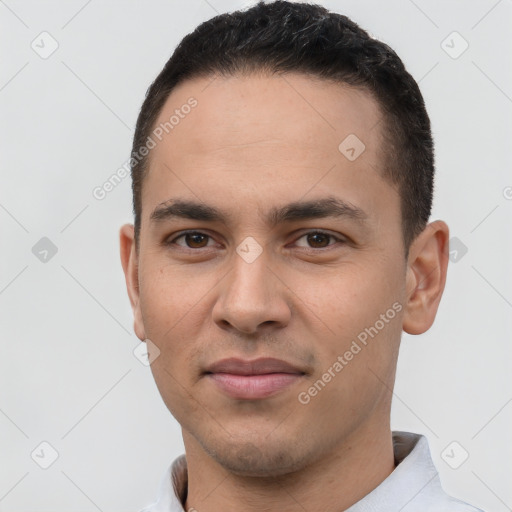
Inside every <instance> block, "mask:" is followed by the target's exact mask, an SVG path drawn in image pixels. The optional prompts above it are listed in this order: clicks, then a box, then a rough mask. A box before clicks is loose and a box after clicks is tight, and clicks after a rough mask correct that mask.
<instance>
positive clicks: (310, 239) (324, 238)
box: [297, 231, 341, 249]
mask: <svg viewBox="0 0 512 512" xmlns="http://www.w3.org/2000/svg"><path fill="white" fill-rule="evenodd" d="M303 238H305V239H306V243H307V244H309V247H308V246H307V245H306V246H304V245H300V244H298V243H297V245H298V246H299V247H307V248H312V249H323V248H324V247H328V246H330V245H333V244H330V243H329V242H330V240H335V241H336V242H341V240H340V239H339V238H337V237H335V236H334V235H331V234H330V233H324V232H323V231H311V232H309V233H306V234H304V235H302V236H301V237H300V238H299V239H298V240H297V242H298V241H299V240H301V239H303Z"/></svg>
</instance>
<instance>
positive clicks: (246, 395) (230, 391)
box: [205, 358, 305, 400]
mask: <svg viewBox="0 0 512 512" xmlns="http://www.w3.org/2000/svg"><path fill="white" fill-rule="evenodd" d="M304 375H305V372H304V371H302V370H301V369H299V368H297V367H296V366H294V365H292V364H290V363H287V362H286V361H283V360H280V359H274V358H260V359H255V360H253V361H247V360H243V359H236V358H231V359H223V360H221V361H217V362H216V363H214V364H212V365H211V366H209V367H208V368H207V369H206V372H205V376H206V377H207V378H208V379H209V380H211V381H212V382H213V383H214V384H215V385H216V386H217V388H218V389H219V390H220V391H222V392H223V393H224V394H226V395H228V396H229V397H231V398H235V399H239V400H257V399H262V398H267V397H270V396H273V395H275V394H277V393H280V392H282V391H284V390H285V389H287V388H288V387H290V386H291V385H292V384H294V383H296V382H298V381H299V380H301V379H302V377H303V376H304Z"/></svg>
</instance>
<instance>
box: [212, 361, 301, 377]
mask: <svg viewBox="0 0 512 512" xmlns="http://www.w3.org/2000/svg"><path fill="white" fill-rule="evenodd" d="M205 373H231V374H233V375H265V374H268V373H295V374H301V375H302V374H304V373H305V372H304V371H302V370H300V369H299V368H297V367H296V366H294V365H292V364H290V363H287V362H286V361H283V360H281V359H275V358H273V357H262V358H259V359H254V360H252V361H248V360H244V359H237V358H229V359H221V360H220V361H217V362H215V363H213V364H212V365H210V366H208V368H206V372H205Z"/></svg>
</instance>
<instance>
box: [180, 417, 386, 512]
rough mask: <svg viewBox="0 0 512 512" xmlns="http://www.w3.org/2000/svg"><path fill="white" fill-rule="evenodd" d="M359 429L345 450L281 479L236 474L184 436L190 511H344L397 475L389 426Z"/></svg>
mask: <svg viewBox="0 0 512 512" xmlns="http://www.w3.org/2000/svg"><path fill="white" fill-rule="evenodd" d="M386 427H387V428H385V429H384V428H381V429H380V430H379V431H378V432H376V431H375V429H371V428H370V429H365V430H364V431H362V430H360V429H358V431H357V435H354V434H353V435H351V436H350V437H349V438H347V439H344V441H343V445H342V446H338V447H335V448H334V449H332V450H331V451H330V453H329V454H327V455H325V456H323V457H320V458H319V459H316V460H315V461H314V462H312V463H311V464H309V465H307V466H306V467H304V468H303V469H301V470H299V471H296V472H293V473H290V474H287V475H283V476H279V477H247V476H240V475H236V474H233V473H231V472H229V471H227V470H226V469H224V468H223V467H222V466H221V465H220V464H218V463H217V462H216V461H215V460H214V459H212V458H211V457H210V456H209V455H207V454H206V453H205V452H204V450H203V449H202V448H201V446H200V445H199V444H198V443H197V441H196V440H195V439H194V438H192V437H191V436H189V435H188V434H187V433H186V432H184V434H183V439H184V442H185V448H186V456H187V466H188V495H187V500H186V504H185V510H187V511H188V510H197V511H199V512H218V511H219V510H222V511H224V512H232V511H239V510H244V511H248V512H252V511H254V512H256V511H258V512H259V511H261V510H265V511H268V512H273V511H276V512H277V511H279V512H296V511H301V512H302V511H304V510H308V511H315V510H322V511H324V512H339V511H340V510H346V509H347V508H349V507H350V506H352V505H353V504H354V503H357V502H358V501H359V500H360V499H362V498H363V497H364V496H366V495H367V494H369V493H370V492H371V491H372V490H373V489H375V488H376V487H377V486H378V485H379V484H380V483H381V482H382V481H384V480H385V479H386V478H387V477H388V476H389V475H390V473H391V472H392V471H393V470H394V468H395V464H394V454H393V442H392V436H391V431H390V429H389V425H387V426H386Z"/></svg>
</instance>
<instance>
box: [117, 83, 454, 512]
mask: <svg viewBox="0 0 512 512" xmlns="http://www.w3.org/2000/svg"><path fill="white" fill-rule="evenodd" d="M191 96H193V97H195V98H196V99H197V101H198V105H197V107H196V108H195V109H193V110H192V111H191V113H190V114H188V115H187V116H186V117H185V118H184V119H183V120H181V122H180V124H179V125H177V126H175V127H174V129H173V130H172V131H170V133H169V134H168V135H166V136H165V137H164V138H163V139H162V141H161V142H160V143H159V144H158V145H157V146H156V147H155V148H154V149H152V150H151V154H150V157H151V163H150V169H149V173H148V175H147V177H146V179H145V183H144V187H143V193H142V205H143V206H142V218H141V219H142V221H141V232H140V240H139V242H140V246H139V248H138V250H137V249H136V246H135V243H134V230H133V226H132V225H131V224H127V225H125V226H123V227H122V228H121V231H120V243H121V260H122V265H123V269H124V272H125V276H126V284H127V289H128V294H129V297H130V301H131V304H132V307H133V311H134V319H135V320H134V328H135V332H136V334H137V336H138V337H139V338H140V339H141V340H146V339H149V340H151V342H152V343H154V344H155V345H156V346H157V347H158V349H159V350H160V355H159V356H158V357H157V358H156V359H155V360H154V362H153V363H152V365H151V369H152V372H153V375H154V378H155V381H156V384H157V386H158V388H159V390H160V393H161V395H162V398H163V400H164V402H165V404H166V405H167V407H168V408H169V410H170V411H171V413H172V414H173V415H174V416H175V418H176V419H177V420H178V421H179V423H180V424H181V426H182V432H183V440H184V444H185V450H186V456H187V464H188V475H189V484H188V497H187V502H186V504H185V509H186V510H188V509H189V508H190V507H194V508H195V509H197V510H198V511H199V512H209V511H218V510H224V511H228V512H229V511H235V510H248V511H252V510H254V511H256V510H258V511H260V510H269V511H274V510H276V511H277V510H279V511H280V512H283V511H303V510H309V511H315V510H318V511H320V510H322V511H333V512H334V511H339V510H345V509H346V508H348V507H349V506H351V505H352V504H354V503H356V502H357V501H359V500H360V499H361V498H363V497H364V496H365V495H366V494H368V493H369V492H370V491H371V490H373V489H374V488H375V487H377V486H378V485H379V484H380V483H381V482H382V481H383V480H384V479H385V478H386V477H387V476H388V475H389V474H390V473H391V472H392V471H393V469H394V459H393V447H392V438H391V430H390V423H389V417H390V404H391V390H392V388H393V384H394V379H395V369H396V362H397V357H398V349H399V345H400V337H401V333H402V330H405V331H406V332H408V333H411V334H420V333H422V332H425V331H426V330H428V329H429V328H430V326H431V325H432V323H433V321H434V318H435V315H436V312H437V308H438V305H439V301H440V299H441V295H442V292H443V289H444V284H445V279H446V270H447V259H446V248H447V243H448V238H449V232H448V227H447V226H446V224H445V223H444V222H442V221H436V222H433V223H431V224H429V225H428V226H427V227H426V228H425V230H424V231H423V232H422V233H421V234H420V235H419V236H418V237H417V238H416V239H415V240H414V241H413V243H412V245H411V246H410V250H409V253H408V256H407V257H406V252H405V247H404V244H403V238H402V224H401V213H400V198H399V195H398V191H397V190H396V188H395V187H394V186H393V185H392V184H390V183H389V182H388V181H387V180H385V179H384V178H383V177H382V176H381V175H380V173H379V171H378V169H379V168H381V167H382V165H383V158H384V157H383V151H382V147H381V139H382V133H381V131H380V130H381V129H382V124H379V120H380V117H381V114H380V111H379V107H378V105H377V103H376V102H375V101H374V100H373V98H372V97H371V96H370V95H369V94H368V93H366V92H364V91H361V90H357V89H353V88H349V87H346V86H341V85H339V84H332V83H327V82H323V81H320V80H314V79H312V78H311V77H307V76H303V75H300V74H287V75H286V76H279V75H274V76H266V75H261V74H260V75H255V74H253V75H249V76H235V77H228V78H226V77H216V78H215V79H214V80H213V81H212V77H208V78H201V79H194V80H190V81H187V82H184V83H183V84H181V85H180V86H179V87H178V88H177V89H175V90H174V91H173V92H172V93H171V95H170V96H169V98H168V100H167V102H166V104H165V106H164V108H163V110H162V112H161V114H160V117H159V120H158V122H157V124H159V123H160V122H164V121H165V120H168V119H169V117H170V116H171V115H172V114H173V113H174V110H175V109H176V108H180V106H181V105H183V104H184V103H186V102H187V99H188V98H190V97H191ZM352 133H354V134H356V135H357V136H358V138H359V139H360V140H361V141H363V143H364V144H365V146H366V149H365V151H364V152H363V153H362V154H361V155H360V156H359V157H358V158H357V159H356V160H355V161H352V162H351V161H349V160H348V159H347V158H346V157H345V156H344V155H343V154H341V152H340V151H339V150H338V146H339V144H340V143H341V142H342V141H343V140H344V139H345V138H346V137H347V136H348V135H349V134H352ZM333 196H334V197H336V198H339V199H341V200H343V201H344V202H346V203H348V204H350V205H352V206H355V207H357V208H359V209H360V210H362V211H363V212H364V219H363V220H361V219H359V220H358V219H354V218H351V217H350V216H341V217H326V218H313V219H301V220H292V221H285V222H281V223H279V224H277V225H275V226H271V225H269V224H268V223H267V220H266V214H267V212H268V211H269V210H270V209H271V208H278V207H281V206H283V205H286V204H288V203H291V202H296V201H308V200H314V199H322V198H325V197H333ZM170 198H173V199H186V200H194V201H199V202H201V203H203V204H207V205H211V206H215V207H217V208H218V209H220V210H222V211H223V212H225V214H226V215H227V216H228V217H227V219H226V220H225V222H221V221H197V220H191V219H182V218H171V219H167V220H160V221H153V220H151V219H150V216H151V213H152V212H153V210H154V209H155V208H157V207H158V206H159V205H161V204H162V203H164V202H165V201H167V200H169V199H170ZM184 230H197V231H200V232H201V233H204V234H205V235H208V236H207V237H199V238H193V237H192V238H190V237H188V238H186V237H181V238H179V239H177V237H178V236H179V235H180V234H181V233H182V232H183V231H184ZM315 230H321V231H323V232H326V233H327V235H333V236H334V237H338V238H339V240H340V241H337V239H336V238H332V237H329V236H324V237H322V236H320V237H319V238H318V237H315V236H307V235H308V233H310V232H312V231H313V232H314V231H315ZM246 237H253V238H254V239H255V240H256V241H257V242H258V243H259V245H260V246H261V248H262V252H261V254H260V255H259V256H258V257H257V258H256V259H255V260H254V261H253V262H252V263H248V262H247V261H246V260H244V259H243V258H242V257H241V256H240V255H239V254H238V253H237V252H236V248H237V246H239V245H240V244H241V242H242V241H243V240H244V239H245V238H246ZM166 241H167V242H169V244H168V245H165V242H166ZM394 303H398V304H399V305H400V306H401V311H400V312H399V313H398V314H396V316H394V318H393V319H392V320H390V321H389V322H388V323H386V324H385V327H384V328H382V329H381V330H379V332H378V335H376V336H375V337H374V338H373V339H370V340H369V342H368V344H367V345H366V346H364V348H362V350H361V351H360V352H359V353H358V354H357V355H355V356H354V357H353V359H352V360H350V361H349V362H348V363H347V365H346V366H344V368H343V370H342V371H341V372H339V373H337V374H336V376H335V377H334V378H332V379H331V381H330V382H329V383H328V384H327V385H326V386H325V387H324V388H323V389H322V390H321V391H320V392H318V394H317V395H316V396H314V397H313V398H311V401H310V402H309V403H308V404H302V403H300V402H299V400H298V398H297V397H298V395H299V393H301V392H303V391H307V390H308V388H310V387H311V385H312V384H314V383H315V382H316V381H317V380H318V379H320V378H322V375H323V374H324V373H325V372H327V371H328V369H329V368H330V367H332V366H333V363H334V362H335V361H336V360H337V357H338V356H339V355H343V354H344V353H345V352H346V351H347V350H348V349H349V348H350V346H351V343H352V342H353V340H356V339H357V336H358V334H359V333H361V332H362V331H364V329H365V328H368V327H370V326H374V325H375V323H376V321H377V320H379V318H381V317H380V315H382V314H384V313H385V312H386V311H387V310H388V309H389V308H391V306H392V305H393V304H394ZM227 357H238V358H241V359H251V360H253V359H256V358H259V357H275V358H279V359H283V360H285V361H288V362H290V363H292V364H294V365H295V366H298V367H299V368H300V369H301V370H303V371H304V375H303V376H302V377H301V378H299V379H297V381H296V382H295V383H293V384H292V385H291V386H289V387H288V388H286V389H284V390H283V391H281V392H280V393H277V394H275V395H273V396H271V397H268V398H265V399H260V400H235V399H233V398H231V397H229V396H227V395H226V394H224V393H223V392H222V391H220V390H219V389H218V388H217V386H215V385H214V384H213V383H212V381H211V379H208V378H206V377H205V376H204V374H203V373H202V372H203V371H204V370H205V368H206V367H207V366H208V365H210V364H212V363H213V362H215V361H218V360H220V359H224V358H227Z"/></svg>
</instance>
